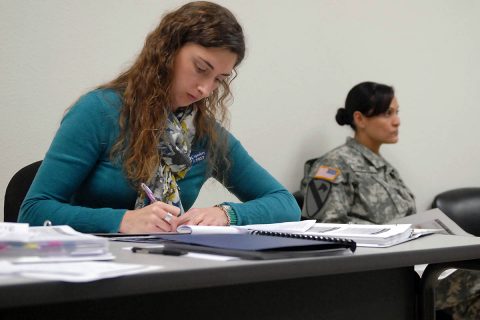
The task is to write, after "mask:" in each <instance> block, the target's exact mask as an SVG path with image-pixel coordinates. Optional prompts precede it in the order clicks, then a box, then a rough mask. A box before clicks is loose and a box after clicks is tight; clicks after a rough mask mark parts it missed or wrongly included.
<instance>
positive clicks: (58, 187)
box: [19, 90, 300, 232]
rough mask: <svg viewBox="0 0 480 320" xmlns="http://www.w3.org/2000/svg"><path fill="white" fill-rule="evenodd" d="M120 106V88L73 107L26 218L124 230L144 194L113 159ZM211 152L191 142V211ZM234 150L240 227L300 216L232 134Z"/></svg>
mask: <svg viewBox="0 0 480 320" xmlns="http://www.w3.org/2000/svg"><path fill="white" fill-rule="evenodd" d="M120 109H121V98H120V96H119V95H118V94H117V93H115V92H114V91H111V90H95V91H92V92H90V93H88V94H86V95H84V96H82V97H81V98H80V99H79V100H78V102H77V103H76V104H75V105H74V106H73V107H72V108H71V109H70V110H69V111H68V112H67V114H66V115H65V117H64V118H63V120H62V123H61V125H60V128H59V129H58V131H57V133H56V135H55V138H54V139H53V142H52V144H51V146H50V148H49V150H48V152H47V154H46V155H45V159H44V160H43V162H42V165H41V166H40V169H39V171H38V173H37V176H36V177H35V180H34V181H33V183H32V186H31V187H30V190H29V192H28V194H27V196H26V198H25V200H24V202H23V204H22V206H21V209H20V216H19V222H28V223H30V225H42V224H43V223H44V221H45V220H50V221H51V222H52V223H53V224H55V225H70V226H71V227H73V228H75V229H76V230H78V231H81V232H118V228H119V226H120V222H121V220H122V218H123V215H124V214H125V212H126V210H127V209H133V207H134V204H135V200H136V198H137V191H136V190H135V189H134V188H133V187H132V186H131V184H129V182H128V181H127V179H126V177H125V175H124V173H123V171H122V168H121V165H119V164H117V163H112V162H111V161H110V150H111V147H112V145H113V144H114V143H115V141H116V139H117V137H118V134H119V125H118V117H119V111H120ZM205 152H206V150H205V149H204V148H203V146H202V145H201V144H198V143H197V144H195V145H194V146H192V155H191V158H192V161H193V166H192V168H191V169H190V170H189V171H188V173H187V175H186V176H185V178H184V179H182V180H180V181H179V183H178V184H179V187H180V197H181V200H182V204H183V206H184V208H185V210H188V209H189V208H190V207H191V206H192V205H193V203H194V202H195V200H196V198H197V196H198V193H199V192H200V189H201V187H202V185H203V184H204V182H205V181H206V180H207V179H208V178H209V176H207V175H206V172H207V161H206V160H205ZM228 152H229V157H230V159H231V168H230V170H229V172H228V174H227V181H228V184H229V185H228V186H226V187H227V189H228V190H229V191H230V192H232V193H233V194H234V195H235V196H236V197H237V198H238V199H239V200H240V201H242V202H243V203H230V202H229V203H228V204H230V205H231V206H232V208H233V209H234V210H235V213H236V214H237V218H238V222H237V224H239V225H246V224H256V223H274V222H284V221H294V220H299V218H300V209H299V207H298V205H297V204H296V202H295V199H294V198H293V196H292V195H291V194H290V193H289V192H288V191H287V190H286V189H285V188H284V187H283V186H282V185H281V184H280V183H279V182H278V181H277V180H275V178H273V177H272V176H271V175H270V174H269V173H268V172H267V171H266V170H265V169H263V168H262V167H261V166H260V165H259V164H258V163H256V162H255V160H253V159H252V157H250V155H249V154H248V153H247V151H246V150H245V149H244V148H243V146H242V145H241V144H240V142H239V141H238V140H237V139H235V137H233V136H232V135H231V134H230V133H228ZM212 205H213V204H212Z"/></svg>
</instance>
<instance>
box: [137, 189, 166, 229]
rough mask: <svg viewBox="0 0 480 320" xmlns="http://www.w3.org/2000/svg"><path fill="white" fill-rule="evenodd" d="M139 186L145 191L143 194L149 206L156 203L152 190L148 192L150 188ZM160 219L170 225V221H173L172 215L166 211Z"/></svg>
mask: <svg viewBox="0 0 480 320" xmlns="http://www.w3.org/2000/svg"><path fill="white" fill-rule="evenodd" d="M140 186H141V187H142V189H143V191H145V194H146V195H147V197H148V199H149V200H150V204H152V203H154V202H157V199H156V198H155V196H154V195H153V192H152V190H150V188H149V187H148V186H147V185H146V184H145V183H142V184H141V185H140ZM162 219H163V220H165V221H167V223H170V221H172V219H173V214H171V213H170V212H168V211H167V214H166V215H165V216H164V217H163V218H162Z"/></svg>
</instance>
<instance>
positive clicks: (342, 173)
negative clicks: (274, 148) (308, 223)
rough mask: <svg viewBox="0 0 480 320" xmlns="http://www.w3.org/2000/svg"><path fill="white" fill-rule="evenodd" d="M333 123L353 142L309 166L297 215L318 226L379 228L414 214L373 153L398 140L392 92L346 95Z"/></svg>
mask: <svg viewBox="0 0 480 320" xmlns="http://www.w3.org/2000/svg"><path fill="white" fill-rule="evenodd" d="M336 120H337V123H338V124H340V125H345V124H348V125H350V126H351V127H352V128H353V130H354V132H355V136H354V138H350V137H349V138H347V142H346V143H345V144H344V145H342V146H340V147H337V148H335V149H333V150H332V151H330V152H328V153H327V154H325V155H324V156H322V157H320V158H319V159H318V160H316V161H315V163H314V164H313V165H312V167H311V170H310V172H309V174H308V175H307V176H306V177H304V178H303V180H302V190H304V194H305V197H304V199H305V200H304V205H303V212H302V215H303V217H305V218H308V219H316V220H318V221H319V222H332V223H350V222H352V223H372V224H385V223H388V222H389V221H391V220H393V219H396V218H400V217H404V216H406V215H410V214H413V213H415V198H414V196H413V194H412V192H411V191H410V190H409V189H408V188H407V187H406V185H405V183H404V182H403V181H402V179H401V178H400V175H399V174H398V172H397V170H395V168H393V167H392V165H390V164H389V163H388V162H387V161H386V160H385V159H384V158H383V157H382V156H381V155H380V153H379V150H380V146H381V145H382V144H384V143H396V142H397V141H398V127H399V126H400V118H399V117H398V103H397V100H396V98H395V96H394V91H393V88H392V87H389V86H386V85H382V84H377V83H373V82H363V83H360V84H358V85H356V86H355V87H353V88H352V89H351V90H350V92H349V93H348V95H347V99H346V102H345V108H340V109H338V111H337V115H336Z"/></svg>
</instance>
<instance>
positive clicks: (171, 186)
mask: <svg viewBox="0 0 480 320" xmlns="http://www.w3.org/2000/svg"><path fill="white" fill-rule="evenodd" d="M193 117H194V112H193V108H191V107H190V108H185V109H182V110H181V111H177V112H175V113H173V112H172V113H170V114H169V116H168V119H167V127H166V129H165V133H164V134H163V136H162V139H161V140H160V142H159V144H158V149H159V152H160V155H161V159H160V165H159V166H158V170H157V172H156V173H155V176H154V178H153V179H152V180H151V181H150V182H149V183H148V187H149V188H150V189H151V190H152V192H153V195H154V196H155V198H156V199H157V200H159V201H162V202H165V203H168V204H172V205H174V206H176V207H178V208H180V213H181V214H182V213H183V212H184V210H183V206H182V201H181V200H180V193H179V191H180V188H179V187H178V184H177V181H178V180H180V179H183V178H184V177H185V175H186V174H187V172H188V170H189V169H190V168H191V166H192V161H191V160H190V153H191V150H192V141H193V138H194V136H195V127H194V125H193ZM146 205H148V199H147V198H146V197H145V196H144V194H143V193H140V194H139V195H138V198H137V201H136V203H135V209H138V208H142V207H144V206H146Z"/></svg>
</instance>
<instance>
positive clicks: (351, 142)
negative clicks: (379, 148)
mask: <svg viewBox="0 0 480 320" xmlns="http://www.w3.org/2000/svg"><path fill="white" fill-rule="evenodd" d="M346 144H347V146H349V147H351V148H353V149H355V150H357V151H358V152H360V153H361V154H362V156H364V157H365V158H366V159H367V160H368V161H370V163H371V164H372V165H373V166H374V167H375V168H376V169H379V168H382V167H390V165H388V162H387V161H386V160H385V159H384V158H383V157H382V156H380V155H378V154H376V153H374V152H373V151H372V150H370V149H368V148H367V147H365V146H364V145H363V144H361V143H358V142H357V140H355V139H354V138H352V137H347V142H346Z"/></svg>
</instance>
